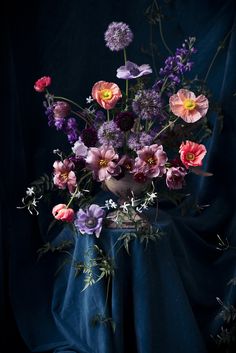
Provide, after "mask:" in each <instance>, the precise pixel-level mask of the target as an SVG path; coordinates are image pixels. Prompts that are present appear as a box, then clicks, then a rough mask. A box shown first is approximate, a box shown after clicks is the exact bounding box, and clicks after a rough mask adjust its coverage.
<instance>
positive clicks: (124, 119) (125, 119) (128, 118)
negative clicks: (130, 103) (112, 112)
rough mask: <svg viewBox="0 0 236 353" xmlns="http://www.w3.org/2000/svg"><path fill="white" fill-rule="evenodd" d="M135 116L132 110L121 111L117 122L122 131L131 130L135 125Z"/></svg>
mask: <svg viewBox="0 0 236 353" xmlns="http://www.w3.org/2000/svg"><path fill="white" fill-rule="evenodd" d="M134 119H135V116H134V114H133V113H130V112H121V113H119V114H118V115H117V116H116V117H115V119H114V120H115V123H116V125H117V126H118V127H119V129H120V130H121V131H129V130H131V129H132V127H133V126H134Z"/></svg>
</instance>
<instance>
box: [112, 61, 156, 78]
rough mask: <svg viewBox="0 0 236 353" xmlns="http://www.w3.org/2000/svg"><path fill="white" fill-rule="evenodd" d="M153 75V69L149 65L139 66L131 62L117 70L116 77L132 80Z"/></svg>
mask: <svg viewBox="0 0 236 353" xmlns="http://www.w3.org/2000/svg"><path fill="white" fill-rule="evenodd" d="M151 73H152V69H151V68H150V66H149V65H147V64H144V65H141V66H138V65H137V64H135V63H133V62H131V61H126V63H125V65H124V66H121V67H119V68H118V69H117V74H116V77H118V78H121V79H124V80H131V79H133V78H138V77H141V76H144V75H149V74H151Z"/></svg>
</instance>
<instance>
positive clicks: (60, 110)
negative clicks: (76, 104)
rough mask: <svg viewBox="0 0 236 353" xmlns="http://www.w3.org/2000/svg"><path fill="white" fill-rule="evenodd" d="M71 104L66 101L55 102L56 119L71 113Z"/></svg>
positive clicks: (54, 112) (54, 113)
mask: <svg viewBox="0 0 236 353" xmlns="http://www.w3.org/2000/svg"><path fill="white" fill-rule="evenodd" d="M70 112H71V106H70V104H69V103H67V102H64V101H57V102H55V103H54V104H53V115H54V118H55V119H61V118H65V117H67V116H68V115H70Z"/></svg>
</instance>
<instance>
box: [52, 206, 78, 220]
mask: <svg viewBox="0 0 236 353" xmlns="http://www.w3.org/2000/svg"><path fill="white" fill-rule="evenodd" d="M52 214H53V216H54V218H56V219H57V220H60V221H63V222H73V220H74V217H75V213H74V210H73V209H72V208H67V207H66V205H64V204H62V203H60V204H59V205H56V206H55V207H53V209H52Z"/></svg>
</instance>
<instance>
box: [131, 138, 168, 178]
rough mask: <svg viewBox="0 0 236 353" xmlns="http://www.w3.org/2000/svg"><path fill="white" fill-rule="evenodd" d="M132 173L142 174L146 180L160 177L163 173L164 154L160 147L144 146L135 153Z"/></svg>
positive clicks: (165, 157)
mask: <svg viewBox="0 0 236 353" xmlns="http://www.w3.org/2000/svg"><path fill="white" fill-rule="evenodd" d="M137 155H138V157H137V158H136V159H135V165H134V169H133V173H134V174H136V173H143V174H144V175H146V176H147V177H148V178H155V177H161V176H162V175H163V174H164V173H165V172H166V168H165V164H166V162H167V156H166V153H165V152H164V151H163V146H162V145H157V144H155V145H151V146H145V147H143V148H142V149H141V150H140V151H137Z"/></svg>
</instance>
